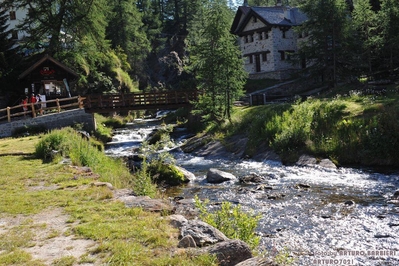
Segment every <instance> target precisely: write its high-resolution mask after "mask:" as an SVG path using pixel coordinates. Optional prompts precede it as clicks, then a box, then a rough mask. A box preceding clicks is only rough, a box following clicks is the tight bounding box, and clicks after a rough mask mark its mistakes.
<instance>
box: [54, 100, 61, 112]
mask: <svg viewBox="0 0 399 266" xmlns="http://www.w3.org/2000/svg"><path fill="white" fill-rule="evenodd" d="M55 101H56V102H57V110H58V113H60V112H61V106H60V100H58V99H56V100H55Z"/></svg>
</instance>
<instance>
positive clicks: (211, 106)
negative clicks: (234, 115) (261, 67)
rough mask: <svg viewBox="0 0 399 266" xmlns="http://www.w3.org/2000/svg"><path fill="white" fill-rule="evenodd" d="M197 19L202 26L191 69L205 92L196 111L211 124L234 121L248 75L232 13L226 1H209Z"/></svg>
mask: <svg viewBox="0 0 399 266" xmlns="http://www.w3.org/2000/svg"><path fill="white" fill-rule="evenodd" d="M204 7H205V9H204V13H203V14H201V16H198V17H197V21H196V23H194V24H196V25H197V28H199V27H198V26H199V25H202V27H201V29H200V32H199V33H198V35H195V36H194V37H195V38H192V39H191V40H194V41H195V42H194V41H193V42H192V46H191V48H190V50H189V51H190V60H191V67H192V70H193V71H194V73H195V76H196V79H197V80H198V82H199V84H198V88H199V89H200V90H201V91H203V94H202V95H201V96H200V98H199V101H198V103H197V104H196V108H197V110H198V113H200V114H202V115H203V118H204V119H205V120H207V121H221V120H222V119H224V118H230V111H231V108H232V103H233V101H234V100H236V99H237V98H238V97H239V96H241V95H242V93H243V86H244V84H245V81H246V77H247V73H246V72H245V70H244V67H243V60H242V58H241V52H240V50H239V48H238V46H237V43H236V38H235V36H233V35H232V34H231V33H230V32H229V28H230V24H231V21H232V13H231V11H230V10H229V8H228V7H227V3H226V1H225V0H209V1H207V3H206V4H205V6H204Z"/></svg>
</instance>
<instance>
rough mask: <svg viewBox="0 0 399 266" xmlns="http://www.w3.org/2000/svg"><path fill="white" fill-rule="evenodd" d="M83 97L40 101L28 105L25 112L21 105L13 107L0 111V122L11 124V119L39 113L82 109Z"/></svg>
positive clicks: (34, 115)
mask: <svg viewBox="0 0 399 266" xmlns="http://www.w3.org/2000/svg"><path fill="white" fill-rule="evenodd" d="M83 100H84V98H83V97H80V96H76V97H71V98H63V99H55V100H49V101H42V102H38V103H36V104H34V103H28V104H27V107H28V109H27V111H24V110H23V106H24V105H22V104H20V105H16V106H13V107H7V108H4V109H0V122H1V121H3V120H6V119H7V121H8V122H11V119H20V118H23V117H33V118H34V117H36V116H37V115H38V114H40V113H60V112H61V111H62V110H71V109H78V108H83Z"/></svg>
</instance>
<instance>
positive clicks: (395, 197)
mask: <svg viewBox="0 0 399 266" xmlns="http://www.w3.org/2000/svg"><path fill="white" fill-rule="evenodd" d="M391 199H393V200H399V190H396V191H395V193H393V196H392V198H391Z"/></svg>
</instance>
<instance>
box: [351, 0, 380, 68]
mask: <svg viewBox="0 0 399 266" xmlns="http://www.w3.org/2000/svg"><path fill="white" fill-rule="evenodd" d="M352 17H353V23H354V26H355V28H356V29H357V31H358V32H359V37H360V40H361V43H360V44H361V45H360V46H359V48H360V49H361V59H362V61H363V62H365V64H367V68H368V72H370V73H371V72H372V71H373V61H374V60H377V59H378V55H379V52H378V51H379V47H380V45H381V41H382V38H380V35H379V34H378V32H379V31H380V28H379V22H378V19H377V13H376V12H375V11H373V10H372V6H371V4H370V1H369V0H358V1H357V2H356V4H355V6H354V10H353V12H352Z"/></svg>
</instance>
